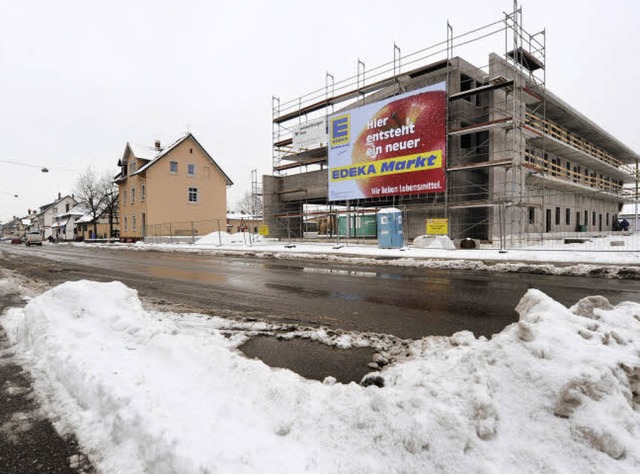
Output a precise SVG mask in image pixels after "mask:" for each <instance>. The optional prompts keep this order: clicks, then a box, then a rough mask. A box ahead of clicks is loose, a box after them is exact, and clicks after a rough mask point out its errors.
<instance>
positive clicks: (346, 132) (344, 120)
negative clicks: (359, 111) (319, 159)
mask: <svg viewBox="0 0 640 474" xmlns="http://www.w3.org/2000/svg"><path fill="white" fill-rule="evenodd" d="M329 130H330V131H331V146H332V147H334V146H338V145H344V144H346V143H349V141H350V140H351V123H350V115H349V114H347V115H340V116H339V117H333V118H332V119H331V120H330V123H329Z"/></svg>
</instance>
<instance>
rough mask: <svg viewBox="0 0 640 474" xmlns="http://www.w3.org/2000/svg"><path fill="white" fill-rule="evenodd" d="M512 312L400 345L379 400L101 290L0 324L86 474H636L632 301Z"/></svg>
mask: <svg viewBox="0 0 640 474" xmlns="http://www.w3.org/2000/svg"><path fill="white" fill-rule="evenodd" d="M517 310H518V312H519V313H520V321H519V322H518V323H516V324H513V325H511V326H509V327H507V328H506V329H505V330H504V331H503V332H502V333H500V334H498V335H496V336H494V337H493V338H492V339H491V340H486V339H485V338H479V339H476V338H474V337H473V335H472V334H471V333H468V332H461V333H457V334H455V335H454V336H452V337H450V338H446V337H430V338H424V339H422V340H419V341H415V342H414V343H412V345H411V346H410V347H409V350H408V356H407V358H406V359H404V360H402V361H400V362H397V363H396V364H394V365H392V366H389V367H387V368H386V369H385V370H383V371H382V372H380V373H379V374H376V376H377V377H378V380H377V383H379V384H381V383H382V382H384V387H382V388H379V387H377V386H375V385H370V386H367V387H364V386H360V385H356V384H349V385H342V384H336V383H334V381H333V380H331V379H327V380H326V381H325V383H320V382H316V381H309V380H305V379H303V378H301V377H299V376H297V375H296V374H294V373H292V372H290V371H288V370H284V369H271V368H269V367H267V366H266V365H264V364H263V363H261V362H260V361H256V360H248V359H246V358H244V357H242V356H241V355H239V354H238V353H237V352H236V351H235V345H236V343H237V341H236V342H234V340H233V338H225V337H224V336H223V335H222V334H221V332H220V331H219V329H217V327H220V322H219V321H213V322H212V324H209V323H208V319H206V318H204V317H202V318H200V319H199V318H198V317H197V316H195V315H187V316H184V317H179V316H176V315H169V314H162V313H152V312H148V311H145V310H144V309H143V308H142V306H141V304H140V301H139V300H138V297H137V294H136V292H135V291H134V290H131V289H128V288H127V287H125V286H124V285H122V284H121V283H116V282H114V283H95V282H86V281H82V282H69V283H65V284H63V285H60V286H59V287H56V288H54V289H52V290H50V291H48V292H46V293H44V294H42V295H41V296H38V297H36V298H34V299H33V300H31V301H30V302H29V304H28V305H27V306H26V307H25V308H22V309H16V308H14V309H11V310H10V311H9V312H8V313H6V314H5V315H4V316H3V318H2V321H3V324H4V326H5V328H6V329H7V332H8V334H9V336H10V338H11V340H12V342H14V343H15V344H16V345H17V348H18V349H19V350H20V353H21V354H22V355H23V362H24V364H25V366H27V367H28V368H29V369H30V370H31V371H32V373H33V375H34V378H35V380H36V390H37V392H38V393H39V395H40V396H41V397H42V398H43V399H44V403H45V407H46V408H47V409H48V410H50V412H51V413H52V415H53V416H54V417H55V418H56V419H60V420H64V422H65V425H66V428H67V429H73V430H74V431H76V434H77V436H78V438H79V440H80V442H81V444H82V445H83V447H84V448H85V450H86V451H87V453H88V454H89V456H90V457H91V458H92V461H93V462H94V463H95V464H96V465H97V466H98V467H99V468H100V469H101V470H103V471H104V472H123V473H124V472H131V473H133V472H178V473H204V472H225V473H226V472H229V473H289V472H296V473H298V472H313V473H345V472H349V473H367V474H369V473H394V472H406V473H418V472H425V469H426V466H428V467H429V470H430V471H433V472H496V473H498V472H532V473H533V472H536V473H537V472H637V470H638V467H639V466H640V399H639V393H640V360H639V357H638V354H639V353H640V305H638V304H635V303H621V304H620V305H618V306H616V307H612V306H611V305H610V304H609V303H608V302H607V301H606V300H604V299H603V298H599V297H590V298H586V299H584V300H582V301H581V302H579V303H578V304H577V305H575V306H574V307H572V308H571V309H567V308H565V307H564V306H562V305H560V304H559V303H557V302H555V301H553V300H552V299H550V298H548V297H547V296H545V295H544V294H542V293H541V292H539V291H537V290H530V291H529V292H528V293H527V294H526V295H525V296H524V297H523V299H522V301H521V302H520V304H519V306H518V308H517ZM371 381H373V379H371ZM61 423H62V422H61Z"/></svg>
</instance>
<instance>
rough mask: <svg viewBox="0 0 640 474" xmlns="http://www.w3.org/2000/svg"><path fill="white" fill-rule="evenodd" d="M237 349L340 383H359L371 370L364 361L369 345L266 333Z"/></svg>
mask: <svg viewBox="0 0 640 474" xmlns="http://www.w3.org/2000/svg"><path fill="white" fill-rule="evenodd" d="M238 349H240V350H241V351H242V352H243V353H244V354H245V355H246V356H247V357H249V358H258V359H260V360H261V361H263V362H264V363H265V364H267V365H268V366H270V367H282V368H285V369H289V370H292V371H293V372H295V373H297V374H300V375H301V376H303V377H305V378H307V379H314V380H320V381H322V380H324V378H325V377H328V376H332V377H335V378H336V380H337V381H338V382H341V383H349V382H355V383H360V380H362V377H364V376H365V375H366V374H368V373H369V372H371V371H372V369H371V368H369V367H367V364H368V363H369V362H371V358H372V357H373V354H374V353H375V351H374V350H373V349H372V348H370V347H359V348H356V349H338V348H336V347H332V346H327V345H326V344H322V343H320V342H316V341H311V340H309V339H300V338H296V339H277V338H275V337H268V336H257V337H254V338H253V339H250V340H249V341H247V342H245V343H244V344H243V345H241V346H240V347H239V348H238Z"/></svg>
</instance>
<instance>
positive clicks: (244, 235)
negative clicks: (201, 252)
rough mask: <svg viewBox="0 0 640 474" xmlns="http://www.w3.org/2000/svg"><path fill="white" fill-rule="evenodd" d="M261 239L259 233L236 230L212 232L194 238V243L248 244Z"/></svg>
mask: <svg viewBox="0 0 640 474" xmlns="http://www.w3.org/2000/svg"><path fill="white" fill-rule="evenodd" d="M261 240H262V236H261V235H258V234H251V233H249V232H237V233H235V234H229V233H228V232H212V233H210V234H207V235H205V236H204V237H201V238H200V239H198V240H196V245H228V244H242V245H250V244H252V243H255V242H259V241H261Z"/></svg>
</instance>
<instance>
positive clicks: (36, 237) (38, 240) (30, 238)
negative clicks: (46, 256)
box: [25, 232, 42, 247]
mask: <svg viewBox="0 0 640 474" xmlns="http://www.w3.org/2000/svg"><path fill="white" fill-rule="evenodd" d="M25 243H26V244H27V247H29V246H31V245H40V246H42V237H41V236H40V234H39V233H38V232H29V233H28V234H27V240H26V241H25Z"/></svg>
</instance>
